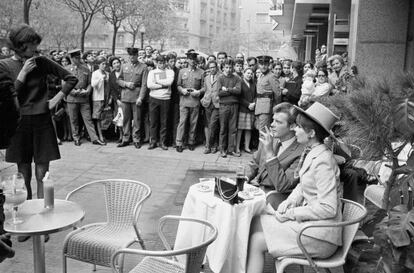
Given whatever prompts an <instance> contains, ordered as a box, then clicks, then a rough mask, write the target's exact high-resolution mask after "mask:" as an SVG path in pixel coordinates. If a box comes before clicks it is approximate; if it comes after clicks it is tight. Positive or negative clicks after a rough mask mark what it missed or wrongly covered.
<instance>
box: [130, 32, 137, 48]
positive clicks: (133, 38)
mask: <svg viewBox="0 0 414 273" xmlns="http://www.w3.org/2000/svg"><path fill="white" fill-rule="evenodd" d="M136 39H137V33H136V32H134V33H132V44H131V47H135V40H136Z"/></svg>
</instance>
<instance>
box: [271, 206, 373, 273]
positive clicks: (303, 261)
mask: <svg viewBox="0 0 414 273" xmlns="http://www.w3.org/2000/svg"><path fill="white" fill-rule="evenodd" d="M341 200H342V203H343V210H342V219H343V221H342V222H339V223H335V224H309V225H306V226H304V227H303V228H302V230H301V231H300V232H299V233H298V236H297V238H296V240H297V242H298V245H299V247H300V249H301V250H302V252H303V255H304V256H305V258H298V257H279V258H277V259H275V267H276V273H283V272H284V270H285V268H286V267H287V266H288V265H290V264H298V265H300V266H301V271H302V272H303V266H304V265H310V266H311V267H312V268H313V270H314V271H315V272H320V271H319V270H318V267H323V268H325V269H326V271H328V272H331V271H330V270H329V268H333V267H338V266H342V265H344V264H345V258H346V255H347V254H348V251H349V248H350V247H351V244H352V241H353V239H354V237H355V234H356V232H357V230H358V227H359V222H360V221H362V219H364V217H365V216H366V215H367V210H366V208H365V207H364V206H362V205H361V204H358V203H357V202H354V201H351V200H347V199H341ZM319 227H343V230H342V238H343V239H342V246H341V247H338V249H337V251H336V252H335V253H334V254H333V255H332V256H331V257H329V258H327V259H316V258H315V259H312V258H311V256H310V255H309V253H308V252H307V251H306V249H305V248H304V246H303V244H302V240H301V235H302V233H303V232H304V231H305V230H307V229H309V228H319Z"/></svg>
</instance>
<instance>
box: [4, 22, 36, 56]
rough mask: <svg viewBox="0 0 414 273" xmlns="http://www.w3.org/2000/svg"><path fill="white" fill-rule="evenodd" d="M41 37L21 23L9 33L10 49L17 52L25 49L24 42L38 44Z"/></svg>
mask: <svg viewBox="0 0 414 273" xmlns="http://www.w3.org/2000/svg"><path fill="white" fill-rule="evenodd" d="M40 42H42V37H41V36H40V35H39V34H37V32H36V31H35V30H34V29H33V28H32V27H30V26H29V25H26V24H23V25H21V26H19V27H16V28H13V29H12V30H11V31H10V34H9V43H10V47H11V49H13V50H14V51H16V52H17V53H19V52H23V51H25V50H26V46H25V45H24V44H26V43H36V44H40Z"/></svg>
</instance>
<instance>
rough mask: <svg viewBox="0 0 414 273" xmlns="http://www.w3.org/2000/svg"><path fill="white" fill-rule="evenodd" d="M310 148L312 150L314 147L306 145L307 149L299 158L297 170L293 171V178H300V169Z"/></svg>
mask: <svg viewBox="0 0 414 273" xmlns="http://www.w3.org/2000/svg"><path fill="white" fill-rule="evenodd" d="M310 150H312V147H309V146H306V148H305V150H303V152H302V155H301V156H300V159H299V164H298V166H297V167H296V169H295V172H294V173H293V178H295V179H298V178H299V171H300V169H302V166H303V162H304V161H305V158H306V156H307V155H308V153H309V152H310Z"/></svg>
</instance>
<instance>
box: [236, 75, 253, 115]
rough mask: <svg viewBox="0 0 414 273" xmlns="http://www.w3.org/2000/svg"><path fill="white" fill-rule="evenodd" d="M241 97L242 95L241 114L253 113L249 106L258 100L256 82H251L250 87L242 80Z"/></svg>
mask: <svg viewBox="0 0 414 273" xmlns="http://www.w3.org/2000/svg"><path fill="white" fill-rule="evenodd" d="M241 82H242V83H241V95H240V106H239V112H243V113H253V111H252V110H250V109H249V108H248V107H249V104H250V103H252V102H254V100H255V98H256V84H255V83H254V81H250V87H249V86H247V84H246V82H245V81H244V80H243V79H242V80H241Z"/></svg>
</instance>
